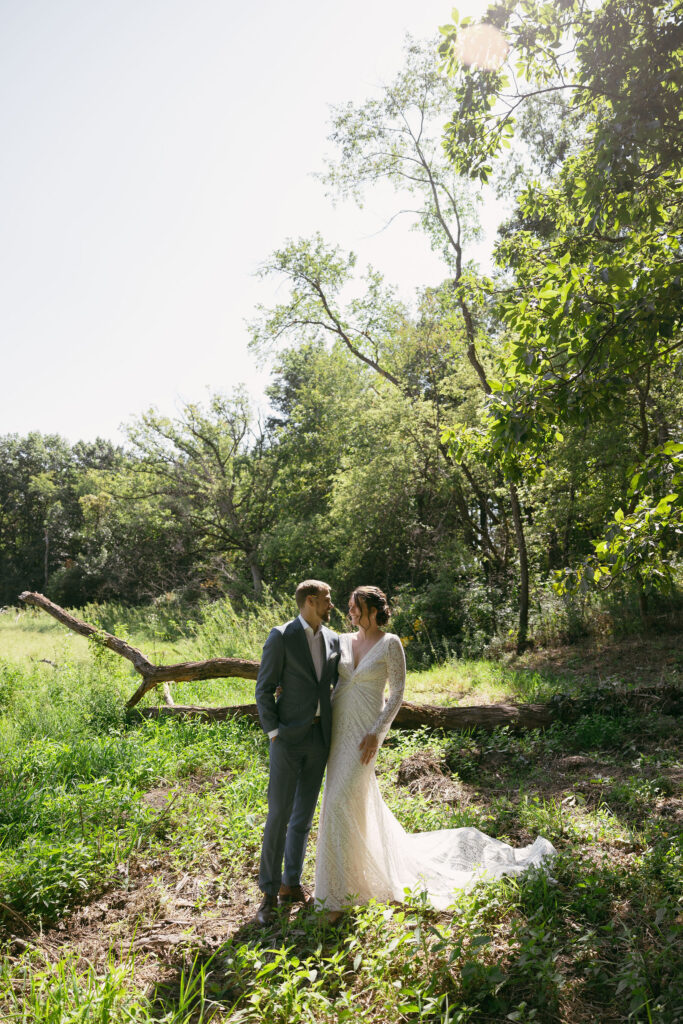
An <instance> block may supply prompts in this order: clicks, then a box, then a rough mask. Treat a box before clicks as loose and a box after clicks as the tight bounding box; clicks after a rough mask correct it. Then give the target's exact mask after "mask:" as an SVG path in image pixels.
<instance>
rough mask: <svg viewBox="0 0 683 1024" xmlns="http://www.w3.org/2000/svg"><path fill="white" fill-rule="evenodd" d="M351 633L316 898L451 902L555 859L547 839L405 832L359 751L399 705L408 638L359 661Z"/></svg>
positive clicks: (342, 671)
mask: <svg viewBox="0 0 683 1024" xmlns="http://www.w3.org/2000/svg"><path fill="white" fill-rule="evenodd" d="M351 639H352V638H351V635H350V634H346V635H343V636H342V637H341V638H340V641H341V642H340V646H341V657H340V661H339V680H338V682H337V685H336V687H335V689H334V691H333V694H332V744H331V747H330V756H329V760H328V762H327V778H326V781H325V790H324V793H323V802H322V807H321V811H320V827H319V831H318V849H317V857H316V866H315V896H316V901H317V903H318V905H319V906H324V907H325V908H326V909H327V910H339V909H340V908H341V907H343V906H346V905H348V904H350V903H351V904H359V903H367V902H368V901H369V900H370V899H372V898H374V899H377V900H380V901H382V900H402V899H403V898H404V895H405V889H414V888H419V889H423V890H426V892H427V894H428V896H429V899H430V901H431V902H432V904H433V905H434V906H436V907H438V908H445V907H447V906H448V905H449V904H450V903H452V901H453V897H454V893H455V891H456V890H457V889H466V888H470V887H471V886H472V885H474V884H475V882H477V881H479V880H480V879H492V878H498V877H500V875H502V874H519V873H520V872H521V871H526V870H528V868H529V867H533V866H537V867H538V866H541V865H543V864H544V863H546V862H548V860H549V859H551V858H552V857H553V855H554V853H555V850H554V848H553V846H552V845H551V844H550V843H549V842H548V841H547V839H542V838H540V837H539V838H538V839H537V840H536V842H535V843H533V844H532V845H531V846H527V847H524V848H523V849H520V850H515V849H513V848H512V847H511V846H508V845H507V843H503V842H501V841H500V840H498V839H493V838H491V837H490V836H486V835H484V833H483V832H480V831H479V830H478V829H476V828H456V829H441V830H439V831H436V832H419V833H414V834H409V833H406V831H405V829H404V828H403V826H402V825H401V823H400V822H399V821H398V820H397V819H396V818H395V817H394V815H393V814H392V813H391V811H390V810H389V808H388V807H387V805H386V804H385V803H384V800H383V799H382V796H381V794H380V791H379V786H378V785H377V779H376V777H375V758H373V760H372V761H371V762H370V764H368V765H364V764H362V763H361V760H360V750H359V744H360V741H361V740H362V738H363V737H364V736H365V735H367V733H374V734H375V735H377V736H378V737H379V739H380V743H381V741H382V740H383V739H384V736H385V735H386V732H387V730H388V728H389V725H390V724H391V722H392V721H393V719H394V717H395V715H396V712H397V711H398V708H399V707H400V705H401V701H402V699H403V691H404V687H405V657H404V654H403V646H402V644H401V641H400V640H399V638H398V637H397V636H395V635H394V634H393V633H386V634H385V635H384V637H383V638H382V639H381V640H380V641H379V642H378V643H376V644H375V646H374V647H372V648H371V649H370V650H369V651H368V653H367V654H366V655H365V656H364V657H363V658H362V659H361V660H360V662H359V663H358V665H357V666H356V668H355V669H354V667H353V652H352V649H351ZM387 682H388V683H389V697H388V699H387V701H386V703H385V701H384V690H385V688H386V684H387Z"/></svg>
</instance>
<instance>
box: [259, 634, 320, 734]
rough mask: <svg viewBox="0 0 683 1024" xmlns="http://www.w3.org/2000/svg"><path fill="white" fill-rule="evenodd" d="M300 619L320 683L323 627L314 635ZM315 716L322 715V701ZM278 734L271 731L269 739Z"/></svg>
mask: <svg viewBox="0 0 683 1024" xmlns="http://www.w3.org/2000/svg"><path fill="white" fill-rule="evenodd" d="M298 619H299V622H300V623H301V625H302V626H303V630H304V633H305V634H306V639H307V640H308V646H309V648H310V651H311V657H312V659H313V667H314V669H315V674H316V676H317V677H318V682H320V677H321V676H322V674H323V666H324V664H325V650H324V646H323V645H324V643H325V640H324V637H323V629H322V625H320V626H318V631H317V633H314V632H313V626H311V624H310V623H309V622H306V619H305V618H304V617H303V615H299V616H298ZM315 714H316V717H318V716H319V715H320V701H318V706H317V708H316V709H315ZM278 732H279V730H278V729H271V731H270V732H269V733H268V738H269V739H271V740H272V739H273V737H274V736H277V734H278Z"/></svg>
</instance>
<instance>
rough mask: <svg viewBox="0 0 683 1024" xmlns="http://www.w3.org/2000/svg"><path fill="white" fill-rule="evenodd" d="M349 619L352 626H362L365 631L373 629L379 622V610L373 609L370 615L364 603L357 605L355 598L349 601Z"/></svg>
mask: <svg viewBox="0 0 683 1024" xmlns="http://www.w3.org/2000/svg"><path fill="white" fill-rule="evenodd" d="M349 619H350V620H351V625H352V626H355V627H356V628H358V627H359V626H362V628H363V629H372V627H373V626H374V625H375V622H376V620H377V609H376V608H371V609H370V612H369V613H368V607H367V605H366V604H363V603H362V602H361V603H360V604H356V602H355V601H354V599H353V598H351V600H350V601H349Z"/></svg>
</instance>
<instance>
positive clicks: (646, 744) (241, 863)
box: [0, 607, 683, 1024]
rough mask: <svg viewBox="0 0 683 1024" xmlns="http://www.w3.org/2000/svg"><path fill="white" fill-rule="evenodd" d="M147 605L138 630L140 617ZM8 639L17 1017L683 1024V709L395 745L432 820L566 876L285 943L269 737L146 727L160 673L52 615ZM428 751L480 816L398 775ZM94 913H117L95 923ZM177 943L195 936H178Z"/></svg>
mask: <svg viewBox="0 0 683 1024" xmlns="http://www.w3.org/2000/svg"><path fill="white" fill-rule="evenodd" d="M282 611H283V609H281V608H278V607H273V608H272V609H271V612H272V614H273V616H275V615H279V614H281V612H282ZM122 615H123V612H122V610H120V609H119V610H118V619H117V622H118V623H119V625H122V626H123V627H124V629H122V630H121V632H125V631H126V629H127V626H129V625H136V623H128V624H127V625H126V623H125V622H123V621H122V619H121V616H122ZM45 622H47V627H44V626H43V625H42V624H43V623H45ZM109 625H110V628H111V627H112V623H109ZM18 627H21V628H22V629H23V637H22V633H21V630H20V629H18ZM139 627H140V623H137V628H138V629H139ZM202 628H203V629H204V630H205V631H204V633H203V634H202V633H201V630H202ZM116 631H117V632H118V631H119V630H118V629H117V630H116ZM170 632H171V630H170V628H169V630H168V633H169V635H170ZM177 632H178V631H177V629H176V637H175V639H174V640H173V641H172V642H173V643H174V644H178V645H186V649H190V648H192V650H193V651H194V652H195V655H193V656H196V653H197V651H198V648H200V647H201V649H202V651H203V653H204V654H205V656H209V655H210V654H213V653H216V648H215V647H214V648H212V647H211V646H210V644H211V643H214V644H215V645H218V646H220V645H221V644H224V645H225V646H226V647H230V650H231V651H234V652H238V651H247V650H249V651H253V650H254V648H255V646H256V645H257V644H258V643H259V642H260V641H259V623H258V622H256V621H247V622H245V623H244V628H241V627H240V623H239V621H234V622H232V625H231V623H230V620H229V619H226V615H225V609H223V612H222V613H221V616H217V617H216V619H215V620H214V621H213V622H211V621H209V623H208V624H207V623H206V622H205V623H203V624H202V623H200V624H198V625H190V626H188V627H187V633H188V635H187V636H185V637H180V638H179V637H178V636H177ZM128 635H130V634H128ZM6 637H13V640H12V643H13V645H14V646H13V647H12V652H13V653H12V654H11V655H10V654H8V653H7V651H8V649H9V646H5V645H4V644H3V646H2V648H1V649H2V660H0V751H1V752H2V757H1V758H0V1020H2V1021H5V1020H7V1021H15V1022H22V1024H34V1022H35V1024H38V1022H40V1024H43V1022H44V1024H72V1022H74V1024H75V1022H77V1021H78V1022H81V1021H83V1022H85V1021H90V1020H92V1021H96V1022H102V1024H104V1022H108V1024H109V1022H119V1021H120V1022H124V1021H126V1022H130V1021H140V1022H143V1024H162V1022H164V1024H168V1022H173V1024H180V1022H184V1024H190V1022H197V1021H200V1020H201V1021H208V1020H210V1019H214V1020H216V1021H221V1020H226V1021H227V1020H230V1021H235V1022H238V1021H244V1022H247V1021H249V1022H251V1021H254V1022H256V1021H261V1020H264V1019H267V1020H269V1021H270V1020H272V1021H274V1022H280V1021H281V1022H282V1024H284V1022H285V1021H287V1022H289V1021H292V1022H313V1021H315V1022H321V1024H322V1022H330V1024H331V1022H333V1021H335V1022H336V1021H349V1022H351V1021H353V1022H354V1024H360V1022H368V1024H370V1022H372V1024H379V1022H385V1021H386V1022H395V1024H399V1022H401V1024H402V1022H413V1021H429V1022H437V1021H442V1022H446V1021H448V1022H449V1024H453V1022H456V1021H458V1022H465V1021H473V1022H482V1024H484V1022H491V1021H500V1022H503V1021H507V1020H511V1021H521V1022H530V1021H537V1022H551V1021H553V1022H554V1021H562V1022H566V1024H580V1022H583V1021H586V1022H588V1021H600V1022H601V1024H611V1022H617V1021H660V1022H672V1024H673V1022H674V1021H677V1020H678V1019H680V1015H681V1014H683V995H682V993H681V987H680V977H681V973H682V968H683V958H682V956H681V912H682V908H681V882H682V880H683V843H682V842H681V837H680V829H679V828H678V827H677V825H676V821H677V819H676V817H675V816H672V812H675V811H676V807H677V805H676V802H675V801H676V799H677V798H678V797H680V777H681V765H680V739H681V730H680V726H679V725H678V722H677V720H675V719H672V718H667V717H665V716H662V715H660V714H656V713H648V714H645V713H641V714H637V715H636V714H633V713H627V712H626V711H623V712H620V711H619V709H618V708H617V709H616V711H615V712H613V713H610V714H607V713H606V712H604V711H599V710H592V711H591V713H588V714H584V715H583V716H582V717H581V718H579V719H578V720H577V721H575V722H573V723H571V724H562V723H559V724H557V725H554V726H553V727H551V728H550V729H548V730H546V731H545V732H543V733H541V732H521V733H514V732H511V731H510V730H509V729H500V730H496V731H495V732H494V733H492V734H481V733H476V732H474V731H472V732H468V733H457V734H450V735H442V734H430V733H428V732H426V731H425V730H420V731H415V732H407V733H401V732H396V733H391V734H390V737H389V738H388V740H387V743H386V744H385V747H384V748H383V750H382V753H381V757H380V760H379V764H378V772H379V781H380V786H381V789H382V792H383V794H384V797H385V799H386V800H387V802H388V803H389V805H390V806H391V808H392V809H393V811H394V813H395V814H396V815H397V817H398V818H399V819H400V820H401V821H402V823H403V825H404V826H405V827H406V828H407V829H409V830H411V831H412V830H424V829H436V828H443V827H457V826H461V825H476V826H477V827H479V828H481V829H482V830H484V831H486V832H488V833H489V834H492V835H496V836H498V837H500V838H507V839H508V840H509V841H510V842H512V843H514V844H515V845H520V844H522V843H526V842H528V841H530V840H531V839H532V838H533V837H534V836H535V835H536V834H539V833H540V834H543V835H545V836H546V837H547V838H549V839H550V840H551V841H552V842H553V843H554V845H555V846H556V848H557V849H558V851H559V856H558V859H557V862H556V864H555V866H554V868H553V872H552V878H549V877H548V876H547V875H545V874H533V875H528V876H525V877H522V878H520V879H516V880H503V881H501V882H499V883H496V884H495V885H488V886H479V887H478V888H476V889H475V890H473V891H472V892H471V893H468V894H462V895H461V896H460V897H459V898H458V899H457V901H456V905H455V907H454V911H453V913H449V914H437V913H435V912H434V911H432V910H431V909H430V908H429V907H427V906H426V905H425V904H424V902H423V901H422V900H421V899H420V898H419V897H412V898H410V899H409V900H408V902H407V903H406V904H405V905H404V906H403V907H395V906H394V907H387V906H384V905H379V904H372V905H370V906H368V907H366V908H362V909H359V910H357V911H354V912H353V914H352V916H351V919H350V920H349V922H348V923H347V924H346V925H345V926H343V927H342V928H341V929H340V930H338V931H334V932H330V931H329V929H327V928H326V927H325V923H324V919H323V918H322V917H321V916H320V915H316V914H310V915H304V916H293V917H292V918H291V919H287V918H286V917H283V918H282V919H281V921H280V922H279V925H278V927H277V928H274V929H273V930H271V931H269V932H266V933H262V932H259V931H258V930H254V929H251V928H249V927H248V926H245V922H246V921H247V920H248V919H249V917H250V916H251V915H253V912H254V909H255V906H256V901H257V899H258V894H257V888H256V884H255V872H256V867H257V861H258V853H259V846H260V839H261V831H262V826H263V822H264V819H265V812H266V780H267V745H266V744H265V743H264V740H263V737H262V734H261V733H260V731H259V730H258V729H257V728H255V727H254V726H252V725H250V724H249V723H247V722H240V721H233V722H225V723H212V724H199V723H197V722H182V721H164V722H154V721H141V720H140V719H134V718H131V719H127V718H126V717H125V715H124V713H123V704H124V700H125V697H126V696H128V695H129V694H130V692H131V691H132V689H133V687H134V686H135V685H136V677H135V676H134V674H133V673H132V671H131V668H130V666H129V665H128V664H127V663H126V662H125V661H123V660H122V659H121V658H119V657H117V656H116V655H113V654H111V653H109V652H106V651H102V650H101V649H100V648H97V647H93V646H92V645H89V644H87V643H85V647H84V649H82V648H76V647H71V646H69V645H71V643H72V641H73V639H74V638H72V637H71V638H70V637H68V636H66V635H65V631H64V630H63V627H60V626H58V625H57V624H56V623H55V624H54V625H53V624H52V623H51V622H50V620H46V617H45V616H39V615H32V614H27V615H26V617H25V618H23V619H20V620H19V623H16V622H14V621H13V620H12V621H11V622H10V621H9V620H8V619H6V618H5V616H0V644H2V643H3V641H4V640H5V638H6ZM136 639H137V640H139V641H142V640H144V639H145V637H144V635H143V634H142V633H141V632H138V633H137V634H136ZM154 639H155V638H154V636H152V635H151V634H149V633H148V634H147V640H148V641H150V642H154ZM37 640H41V641H46V642H47V641H50V640H52V641H56V643H55V647H54V650H55V651H58V652H59V656H58V657H55V659H54V660H55V661H56V663H57V667H56V668H55V667H53V666H51V665H47V664H42V663H40V662H39V661H34V662H30V661H29V660H28V658H27V657H26V654H24V656H23V657H22V656H21V655H20V652H21V650H22V649H23V650H24V652H26V651H27V650H29V649H30V650H33V649H34V648H32V647H31V645H32V644H33V643H34V642H36V641H37ZM157 641H158V642H159V643H162V642H168V643H171V641H170V640H169V641H162V639H160V638H158V637H157ZM79 643H80V641H79ZM60 644H61V647H60ZM240 644H241V647H240V646H239V645H240ZM22 645H25V646H24V647H23V648H22ZM230 645H232V646H230ZM140 646H141V647H142V649H143V650H146V651H147V653H150V651H151V648H150V647H149V646H147V647H145V645H144V644H143V643H142V642H140ZM40 654H41V656H49V655H46V654H45V652H44V651H41V652H40ZM159 660H161V659H159ZM573 679H574V677H571V676H569V675H564V674H563V673H562V672H561V671H560V672H558V671H551V672H544V671H543V670H540V669H535V668H533V666H531V667H529V668H527V669H526V670H520V669H519V668H515V667H514V666H513V665H508V666H506V665H504V664H500V663H494V662H485V661H480V662H475V661H471V662H454V663H449V664H447V665H444V666H439V667H437V668H435V669H432V670H429V671H425V672H421V673H412V674H411V677H410V684H409V685H410V689H409V697H410V699H413V700H425V701H428V700H429V701H432V702H446V701H447V700H449V699H450V700H456V699H459V700H461V701H462V702H463V703H476V702H477V701H478V700H479V701H486V700H490V699H497V698H499V697H508V698H509V697H516V698H517V699H524V700H534V699H545V698H546V697H548V696H549V695H551V694H552V693H553V692H556V691H557V690H558V689H560V690H563V691H564V692H572V691H571V687H572V686H574V687H575V688H577V687H579V686H580V688H582V689H584V690H585V689H586V687H587V686H588V685H589V682H590V681H587V680H586V679H582V680H581V681H580V683H577V682H576V681H575V680H574V682H572V680H573ZM242 686H243V684H242V683H238V684H237V685H234V684H231V683H230V682H229V681H225V682H221V683H218V684H216V689H215V690H213V689H211V688H210V687H208V686H207V684H204V683H198V684H197V683H195V684H182V686H181V685H180V684H179V685H178V686H177V687H176V688H175V696H176V699H177V700H179V701H180V700H186V699H187V700H192V701H197V702H202V701H203V700H206V699H207V697H208V696H209V695H214V696H215V698H216V699H217V700H221V701H223V700H224V699H226V694H227V695H229V697H230V699H234V700H235V702H241V701H242V700H244V701H247V700H251V699H252V695H253V683H247V684H246V687H247V688H246V689H245V690H242V689H241V687H242ZM183 688H185V689H183ZM219 689H220V692H219ZM152 699H154V698H152ZM426 749H429V751H430V752H431V756H432V758H433V760H434V763H438V764H440V765H441V771H442V773H443V776H442V777H443V778H444V779H447V780H448V781H449V783H452V784H453V785H454V786H455V787H456V788H457V793H458V797H457V800H456V801H455V802H454V803H445V802H443V800H441V799H438V795H437V796H434V795H430V790H429V789H425V790H424V791H423V792H421V793H420V792H415V791H411V790H409V789H408V788H407V787H406V786H404V785H399V784H398V782H397V772H398V769H399V766H400V765H401V764H402V763H403V762H404V761H405V759H406V758H408V757H411V756H413V755H417V754H421V753H424V752H425V750H426ZM572 759H574V760H573V761H572ZM577 759H578V761H577ZM567 761H569V763H568V764H566V762H567ZM437 781H438V779H437ZM316 825H317V823H314V834H313V836H312V843H311V845H310V848H309V854H308V857H307V862H306V867H305V872H306V876H307V879H308V880H309V881H310V879H311V877H312V872H313V856H314V841H315V828H316ZM93 907H94V908H95V910H94V911H93V913H95V914H96V915H97V914H100V915H101V917H99V918H98V917H97V916H96V917H95V918H94V919H93V921H94V923H89V922H90V918H89V917H88V914H89V913H90V912H91V908H93ZM98 907H99V908H100V909H99V910H98V909H97V908H98ZM79 915H81V916H79ZM83 915H85V916H83ZM183 921H184V922H185V923H183ZM61 922H63V923H64V930H63V931H60V930H59V926H60V923H61ZM98 922H100V923H98ZM159 928H162V932H161V934H165V935H167V938H168V936H169V935H170V936H173V935H174V934H175V937H174V938H173V941H171V939H170V938H169V939H168V941H167V944H166V945H165V946H162V947H158V946H156V945H155V941H156V939H155V936H156V935H157V934H159V933H158V931H157V930H156V929H159ZM79 929H80V931H79ZM176 933H177V934H176ZM3 942H4V945H3Z"/></svg>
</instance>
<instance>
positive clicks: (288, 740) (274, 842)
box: [256, 618, 339, 896]
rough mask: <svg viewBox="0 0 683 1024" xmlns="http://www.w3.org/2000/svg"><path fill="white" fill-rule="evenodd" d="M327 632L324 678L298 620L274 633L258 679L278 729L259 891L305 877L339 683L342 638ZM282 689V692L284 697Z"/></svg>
mask: <svg viewBox="0 0 683 1024" xmlns="http://www.w3.org/2000/svg"><path fill="white" fill-rule="evenodd" d="M320 630H321V632H322V645H321V646H322V653H323V657H322V666H321V672H320V679H318V675H317V672H316V668H315V665H314V663H313V657H312V655H311V649H310V647H309V642H308V639H307V636H306V632H305V630H304V627H303V625H302V623H301V620H300V619H299V618H296V619H294V620H293V621H292V622H287V623H285V625H284V626H276V627H275V629H272V630H271V632H270V634H269V636H268V639H267V640H266V643H265V646H264V648H263V655H262V657H261V666H260V668H259V672H258V677H257V681H256V704H257V706H258V712H259V718H260V719H261V725H262V726H263V730H264V732H266V733H267V734H269V735H271V734H272V733H273V731H274V730H276V729H277V736H276V737H275V739H273V740H271V743H270V778H269V782H268V818H267V820H266V827H265V831H264V835H263V847H262V850H261V864H260V868H259V888H260V889H261V891H262V892H263V893H265V894H267V895H270V896H277V893H278V891H279V889H280V884H281V883H283V882H284V884H285V885H288V886H296V885H298V884H299V883H300V881H301V869H302V867H303V862H304V856H305V853H306V842H307V840H308V833H309V832H310V830H311V824H312V822H313V814H314V812H315V805H316V803H317V800H318V794H319V792H320V786H321V783H322V779H323V774H324V772H325V764H326V762H327V755H328V753H329V749H330V737H331V733H332V708H331V705H330V691H331V690H332V688H333V687H334V685H335V684H336V682H337V666H338V663H339V637H338V636H337V634H336V633H334V632H332V630H330V629H327V628H326V627H325V626H323V625H321V626H320ZM278 686H281V687H282V694H281V696H280V698H279V699H278V700H277V701H276V700H275V690H276V688H277V687H278ZM318 715H319V717H318ZM283 855H284V873H283V870H282V859H283Z"/></svg>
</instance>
